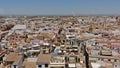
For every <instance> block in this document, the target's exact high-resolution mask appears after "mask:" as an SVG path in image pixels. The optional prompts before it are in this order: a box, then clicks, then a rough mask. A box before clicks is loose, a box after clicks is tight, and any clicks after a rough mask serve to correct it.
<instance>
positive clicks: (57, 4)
mask: <svg viewBox="0 0 120 68" xmlns="http://www.w3.org/2000/svg"><path fill="white" fill-rule="evenodd" d="M119 3H120V1H119V0H116V1H115V0H103V1H99V0H92V1H89V0H76V1H74V0H39V1H38V0H36V1H33V0H20V1H18V0H12V1H8V0H1V1H0V15H74V16H77V15H104V14H105V15H120V13H119V12H120V8H119V6H120V4H119Z"/></svg>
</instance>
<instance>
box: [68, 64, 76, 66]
mask: <svg viewBox="0 0 120 68" xmlns="http://www.w3.org/2000/svg"><path fill="white" fill-rule="evenodd" d="M68 66H69V67H76V66H75V64H68Z"/></svg>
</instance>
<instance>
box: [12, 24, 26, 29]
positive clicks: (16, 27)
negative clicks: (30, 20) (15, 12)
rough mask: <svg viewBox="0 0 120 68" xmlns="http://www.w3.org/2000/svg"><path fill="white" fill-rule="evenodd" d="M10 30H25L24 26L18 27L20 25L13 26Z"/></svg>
mask: <svg viewBox="0 0 120 68" xmlns="http://www.w3.org/2000/svg"><path fill="white" fill-rule="evenodd" d="M12 29H13V30H16V29H26V25H20V24H18V25H15V26H14V27H13V28H12Z"/></svg>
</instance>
